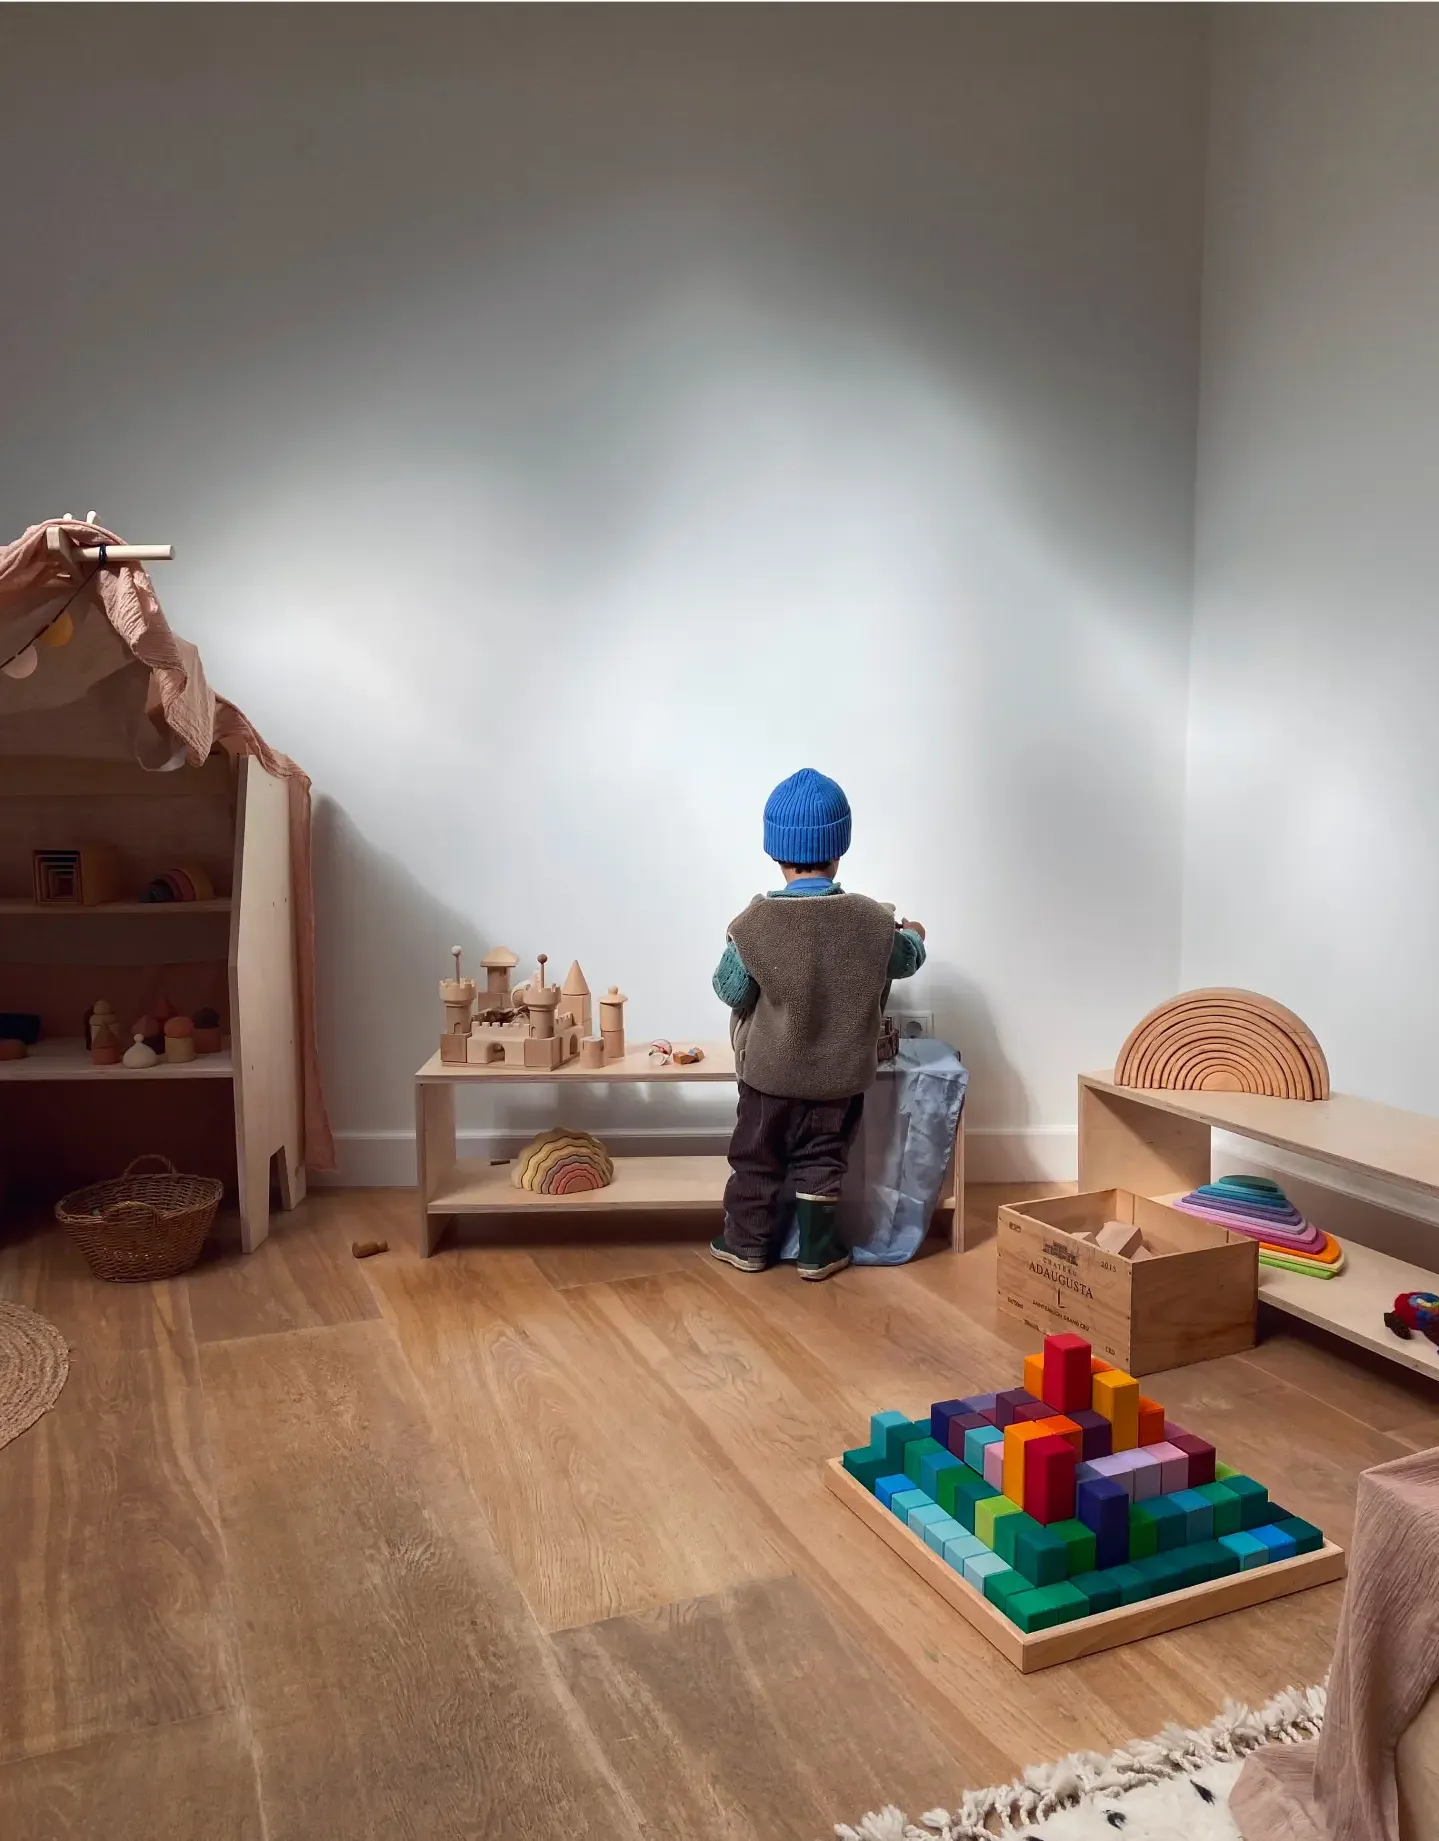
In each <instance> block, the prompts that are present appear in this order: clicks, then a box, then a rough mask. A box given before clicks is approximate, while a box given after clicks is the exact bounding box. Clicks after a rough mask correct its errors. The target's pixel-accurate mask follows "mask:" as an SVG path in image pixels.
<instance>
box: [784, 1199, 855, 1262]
mask: <svg viewBox="0 0 1439 1841" xmlns="http://www.w3.org/2000/svg"><path fill="white" fill-rule="evenodd" d="M838 1211H839V1204H838V1203H837V1202H835V1201H831V1200H827V1199H825V1198H824V1197H822V1196H814V1195H799V1196H796V1197H795V1212H796V1213H797V1215H798V1216H799V1275H800V1277H801V1278H808V1279H817V1278H828V1277H829V1276H830V1275H831V1273H834V1272H843V1271H844V1269H845V1267H846V1266H847V1265H848V1264H849V1248H848V1247H847V1246H846V1245H845V1244H844V1242H843V1241H842V1240H841V1239H840V1237H839V1228H838V1226H837V1224H836V1221H835V1216H836V1215H837V1213H838Z"/></svg>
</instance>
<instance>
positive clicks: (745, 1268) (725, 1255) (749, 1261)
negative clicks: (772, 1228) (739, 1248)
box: [710, 1234, 769, 1272]
mask: <svg viewBox="0 0 1439 1841" xmlns="http://www.w3.org/2000/svg"><path fill="white" fill-rule="evenodd" d="M710 1252H711V1253H713V1254H714V1256H715V1258H716V1259H722V1260H723V1261H724V1262H725V1264H726V1265H727V1266H733V1267H734V1269H735V1271H736V1272H763V1271H764V1270H765V1268H766V1267H767V1266H768V1265H769V1261H768V1260H767V1259H765V1258H763V1257H762V1256H761V1255H760V1254H758V1253H736V1252H735V1250H734V1248H733V1247H732V1246H731V1245H730V1244H729V1242H728V1241H727V1240H726V1239H725V1237H724V1235H723V1234H716V1235H715V1237H714V1239H713V1240H711V1241H710Z"/></svg>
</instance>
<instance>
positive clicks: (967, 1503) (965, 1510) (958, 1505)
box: [934, 1464, 997, 1532]
mask: <svg viewBox="0 0 1439 1841" xmlns="http://www.w3.org/2000/svg"><path fill="white" fill-rule="evenodd" d="M996 1493H997V1492H996V1491H995V1490H993V1489H991V1488H990V1486H989V1485H988V1484H987V1483H986V1482H985V1480H984V1478H983V1477H977V1476H976V1475H975V1474H974V1472H973V1471H972V1470H971V1469H970V1468H969V1466H968V1465H967V1464H961V1465H960V1466H959V1468H958V1470H945V1471H941V1472H940V1478H939V1486H938V1488H937V1490H936V1492H935V1498H934V1499H935V1501H936V1502H937V1503H938V1504H939V1506H940V1507H941V1508H942V1509H948V1511H949V1513H950V1514H951V1515H953V1517H954V1519H955V1520H956V1521H957V1522H958V1523H959V1524H960V1526H961V1527H963V1528H967V1529H969V1530H970V1531H971V1532H973V1529H974V1509H975V1504H976V1503H979V1502H983V1501H984V1499H985V1497H986V1496H993V1495H995V1494H996Z"/></svg>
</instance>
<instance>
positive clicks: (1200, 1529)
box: [906, 1466, 1214, 1547]
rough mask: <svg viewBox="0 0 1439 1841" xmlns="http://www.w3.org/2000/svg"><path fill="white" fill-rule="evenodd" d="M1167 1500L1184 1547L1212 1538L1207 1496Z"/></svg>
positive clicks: (1185, 1494)
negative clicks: (1180, 1524) (1178, 1514)
mask: <svg viewBox="0 0 1439 1841" xmlns="http://www.w3.org/2000/svg"><path fill="white" fill-rule="evenodd" d="M907 1471H908V1466H906V1472H907ZM1169 1500H1170V1501H1171V1502H1172V1503H1173V1504H1174V1506H1175V1507H1176V1508H1177V1509H1183V1511H1184V1545H1185V1546H1186V1547H1193V1546H1194V1545H1195V1543H1196V1542H1198V1541H1212V1540H1213V1539H1214V1505H1213V1504H1212V1503H1211V1502H1210V1501H1209V1498H1208V1497H1207V1496H1201V1495H1200V1493H1199V1491H1198V1490H1197V1489H1177V1490H1175V1492H1174V1494H1173V1495H1172V1496H1171V1497H1170V1498H1169Z"/></svg>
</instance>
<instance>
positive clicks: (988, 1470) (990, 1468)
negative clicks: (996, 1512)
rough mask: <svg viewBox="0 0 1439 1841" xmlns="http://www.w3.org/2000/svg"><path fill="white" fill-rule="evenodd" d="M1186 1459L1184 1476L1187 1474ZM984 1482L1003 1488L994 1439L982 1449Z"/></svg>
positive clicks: (1000, 1451) (999, 1445) (1000, 1450)
mask: <svg viewBox="0 0 1439 1841" xmlns="http://www.w3.org/2000/svg"><path fill="white" fill-rule="evenodd" d="M1187 1465H1188V1460H1187V1459H1186V1469H1185V1475H1186V1476H1187V1475H1188V1474H1189V1472H1188V1468H1187ZM984 1480H985V1482H986V1483H988V1484H989V1486H990V1488H991V1489H1003V1488H1004V1440H1003V1439H1002V1438H996V1439H995V1441H994V1443H993V1444H992V1445H986V1446H985V1447H984Z"/></svg>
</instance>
